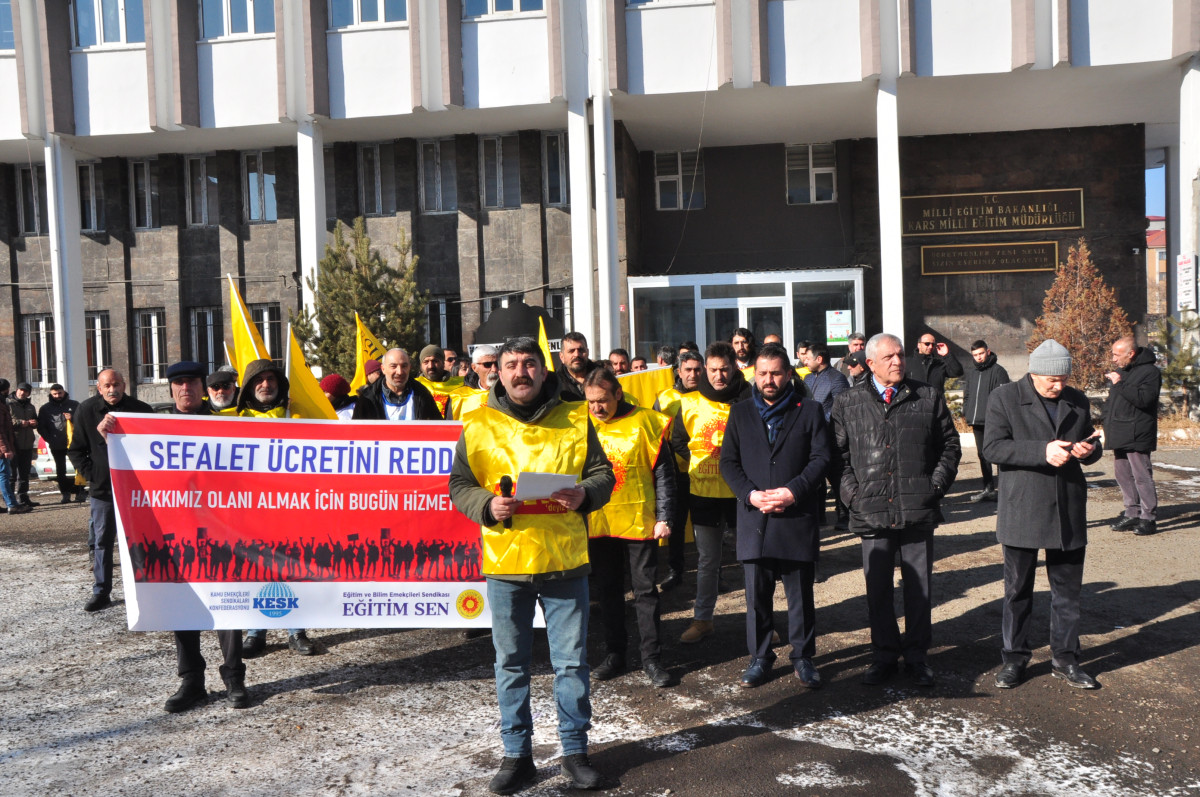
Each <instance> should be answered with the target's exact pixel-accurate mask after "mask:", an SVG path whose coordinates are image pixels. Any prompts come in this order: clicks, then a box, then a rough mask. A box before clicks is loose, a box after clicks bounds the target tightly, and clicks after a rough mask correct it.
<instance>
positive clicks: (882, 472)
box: [830, 333, 962, 686]
mask: <svg viewBox="0 0 1200 797" xmlns="http://www.w3.org/2000/svg"><path fill="white" fill-rule="evenodd" d="M866 354H867V367H868V368H869V369H870V372H871V377H870V378H868V379H867V380H865V381H864V382H862V383H861V384H858V385H855V386H854V387H852V388H850V389H849V390H847V391H845V392H844V393H842V394H841V395H839V396H838V397H837V398H836V399H835V400H834V403H833V413H832V415H831V418H830V420H831V422H832V423H833V432H834V439H835V441H836V445H837V449H838V454H839V457H840V460H841V462H840V467H841V468H842V475H841V494H842V501H843V502H844V503H845V504H846V506H847V507H849V509H850V531H852V532H854V533H856V534H858V535H860V536H861V537H862V552H863V571H864V574H865V576H866V582H867V609H868V613H869V616H870V622H871V646H872V647H873V648H874V658H875V661H874V663H872V664H871V666H870V667H868V668H867V671H866V673H865V674H864V675H863V679H862V682H863V683H864V684H868V685H877V684H882V683H884V682H885V681H887V680H889V679H890V678H891V677H892V676H893V675H895V674H896V672H897V670H898V669H899V666H898V663H899V660H900V657H901V656H903V657H904V662H905V665H906V669H907V670H908V673H909V675H910V676H911V678H912V680H913V683H914V684H916V685H917V686H933V682H934V678H933V670H932V669H931V668H930V667H929V665H928V664H927V663H926V661H925V654H926V652H927V651H928V650H929V646H930V644H931V641H932V640H931V637H932V633H931V626H932V608H933V604H932V601H931V599H930V580H931V578H932V575H933V530H934V528H935V527H936V526H937V524H938V523H939V522H940V521H941V520H942V513H941V510H940V508H939V504H940V502H941V499H942V496H944V495H945V494H946V492H947V491H948V490H949V489H950V486H951V485H952V484H953V483H954V478H955V476H957V475H958V461H959V458H960V457H961V456H962V449H961V448H960V446H959V441H958V432H957V431H956V430H955V428H954V421H953V420H952V419H951V417H950V411H949V410H948V409H947V408H946V401H945V399H944V398H942V392H941V391H940V390H938V389H937V388H935V387H932V386H931V385H927V384H925V383H924V382H917V381H915V380H912V379H907V378H905V376H904V344H903V343H901V341H900V339H899V338H897V337H896V336H895V335H889V334H887V333H880V334H878V335H875V336H874V337H872V338H871V339H870V340H869V341H868V342H867V348H866ZM833 467H838V464H836V463H835V465H834V466H833ZM896 554H899V555H900V572H901V574H902V575H903V577H904V628H905V634H904V639H903V640H902V639H901V638H900V628H899V626H898V625H897V623H896V614H895V610H894V609H893V605H892V589H893V581H892V574H893V573H894V572H895V561H896Z"/></svg>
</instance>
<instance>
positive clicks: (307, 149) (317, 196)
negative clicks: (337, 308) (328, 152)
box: [296, 119, 332, 313]
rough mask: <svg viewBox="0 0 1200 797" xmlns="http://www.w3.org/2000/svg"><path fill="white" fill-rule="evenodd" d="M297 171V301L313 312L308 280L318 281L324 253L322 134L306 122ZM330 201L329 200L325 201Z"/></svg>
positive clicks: (300, 130) (298, 131) (299, 135)
mask: <svg viewBox="0 0 1200 797" xmlns="http://www.w3.org/2000/svg"><path fill="white" fill-rule="evenodd" d="M296 171H297V176H298V178H299V189H300V197H299V200H300V209H299V217H298V218H297V220H296V221H297V224H298V225H299V227H300V252H299V260H300V263H299V265H300V301H301V306H302V307H303V308H304V309H305V310H307V311H308V312H310V313H315V312H316V309H317V308H316V294H315V292H314V291H313V289H312V288H311V287H309V284H308V281H309V280H310V279H311V280H312V281H313V283H314V284H315V283H316V280H317V266H318V264H319V263H320V262H321V256H322V255H323V254H324V253H325V202H326V199H327V198H326V196H325V135H324V132H323V131H322V130H321V125H320V124H319V123H318V122H316V121H315V120H313V119H306V120H304V121H301V122H300V123H299V124H298V125H297V129H296ZM328 199H329V200H330V201H332V197H329V198H328Z"/></svg>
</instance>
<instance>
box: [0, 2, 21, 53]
mask: <svg viewBox="0 0 1200 797" xmlns="http://www.w3.org/2000/svg"><path fill="white" fill-rule="evenodd" d="M16 48H17V40H16V37H15V36H14V35H13V20H12V0H0V50H15V49H16Z"/></svg>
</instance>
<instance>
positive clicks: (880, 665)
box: [862, 661, 900, 686]
mask: <svg viewBox="0 0 1200 797" xmlns="http://www.w3.org/2000/svg"><path fill="white" fill-rule="evenodd" d="M899 669H900V668H899V667H897V666H896V662H894V661H890V662H889V661H877V662H875V663H874V664H872V665H871V666H870V667H868V668H867V671H866V672H864V673H863V676H862V682H863V683H864V684H866V685H867V686H879V685H880V684H882V683H886V682H887V681H890V680H891V678H892V676H893V675H895V674H896V672H897V671H898V670H899Z"/></svg>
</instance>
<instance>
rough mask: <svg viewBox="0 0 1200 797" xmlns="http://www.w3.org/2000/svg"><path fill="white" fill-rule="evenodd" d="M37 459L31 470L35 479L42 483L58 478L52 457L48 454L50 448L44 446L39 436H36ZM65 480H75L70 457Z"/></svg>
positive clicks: (43, 441) (44, 442)
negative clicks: (34, 474)
mask: <svg viewBox="0 0 1200 797" xmlns="http://www.w3.org/2000/svg"><path fill="white" fill-rule="evenodd" d="M36 443H37V458H36V459H34V461H33V470H34V472H35V473H37V477H38V478H39V479H41V480H42V481H53V480H54V479H56V478H58V469H57V468H56V467H55V465H54V455H53V454H51V453H50V447H49V446H47V445H46V441H45V440H43V439H42V436H41V435H38V436H37V440H36ZM67 478H68V479H74V478H75V466H74V465H72V464H71V459H70V457H68V458H67Z"/></svg>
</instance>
